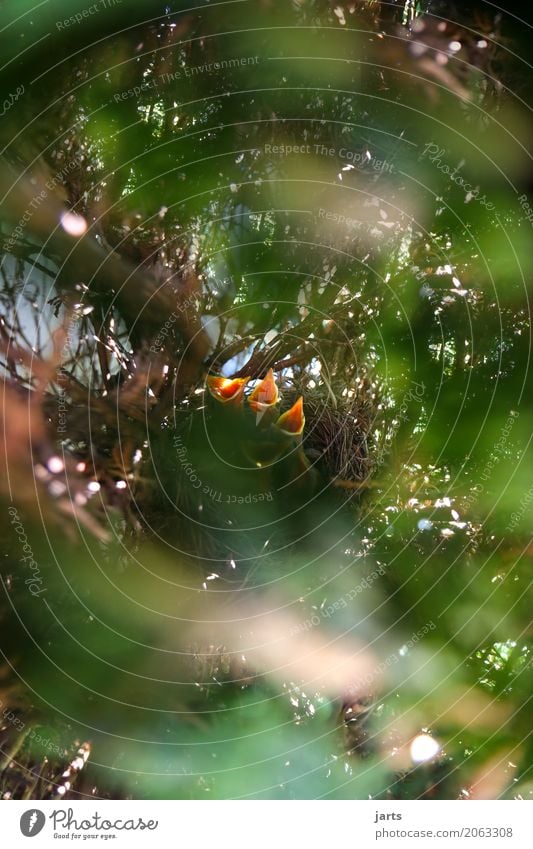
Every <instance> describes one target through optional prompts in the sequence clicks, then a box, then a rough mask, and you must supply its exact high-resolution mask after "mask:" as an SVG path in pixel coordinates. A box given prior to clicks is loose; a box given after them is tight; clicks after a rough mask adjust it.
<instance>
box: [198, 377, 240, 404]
mask: <svg viewBox="0 0 533 849" xmlns="http://www.w3.org/2000/svg"><path fill="white" fill-rule="evenodd" d="M249 380H250V378H249V377H234V378H233V379H232V378H228V377H214V376H213V375H208V376H207V379H206V382H207V388H208V389H209V391H210V393H211V395H212V396H213V398H216V400H217V401H220V403H221V404H240V403H241V402H242V399H243V396H244V387H245V386H246V384H247V383H248V381H249Z"/></svg>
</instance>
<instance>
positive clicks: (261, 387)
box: [248, 369, 279, 413]
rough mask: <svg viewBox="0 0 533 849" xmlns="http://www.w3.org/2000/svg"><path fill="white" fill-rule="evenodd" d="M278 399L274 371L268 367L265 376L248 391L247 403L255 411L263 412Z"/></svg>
mask: <svg viewBox="0 0 533 849" xmlns="http://www.w3.org/2000/svg"><path fill="white" fill-rule="evenodd" d="M278 400H279V392H278V387H277V385H276V379H275V377H274V372H273V371H272V369H269V370H268V374H267V376H266V377H265V378H264V379H263V380H262V381H261V383H258V384H257V386H256V387H255V389H254V390H253V392H251V393H250V395H249V397H248V403H249V405H250V407H251V408H252V410H253V411H254V412H255V413H263V412H265V411H266V410H268V409H269V408H270V407H273V406H274V405H275V404H277V403H278Z"/></svg>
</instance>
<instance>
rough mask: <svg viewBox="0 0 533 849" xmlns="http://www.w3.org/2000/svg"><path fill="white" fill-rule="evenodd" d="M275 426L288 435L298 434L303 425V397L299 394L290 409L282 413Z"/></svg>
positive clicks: (301, 430)
mask: <svg viewBox="0 0 533 849" xmlns="http://www.w3.org/2000/svg"><path fill="white" fill-rule="evenodd" d="M276 425H277V427H278V428H279V429H280V430H281V431H282V432H283V433H286V434H287V435H288V436H300V435H301V434H302V432H303V429H304V425H305V416H304V399H303V397H302V396H301V395H300V397H299V398H298V400H297V401H296V403H295V404H293V405H292V407H291V408H290V410H287V412H286V413H283V414H282V415H281V416H280V417H279V419H278V420H277V422H276Z"/></svg>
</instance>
